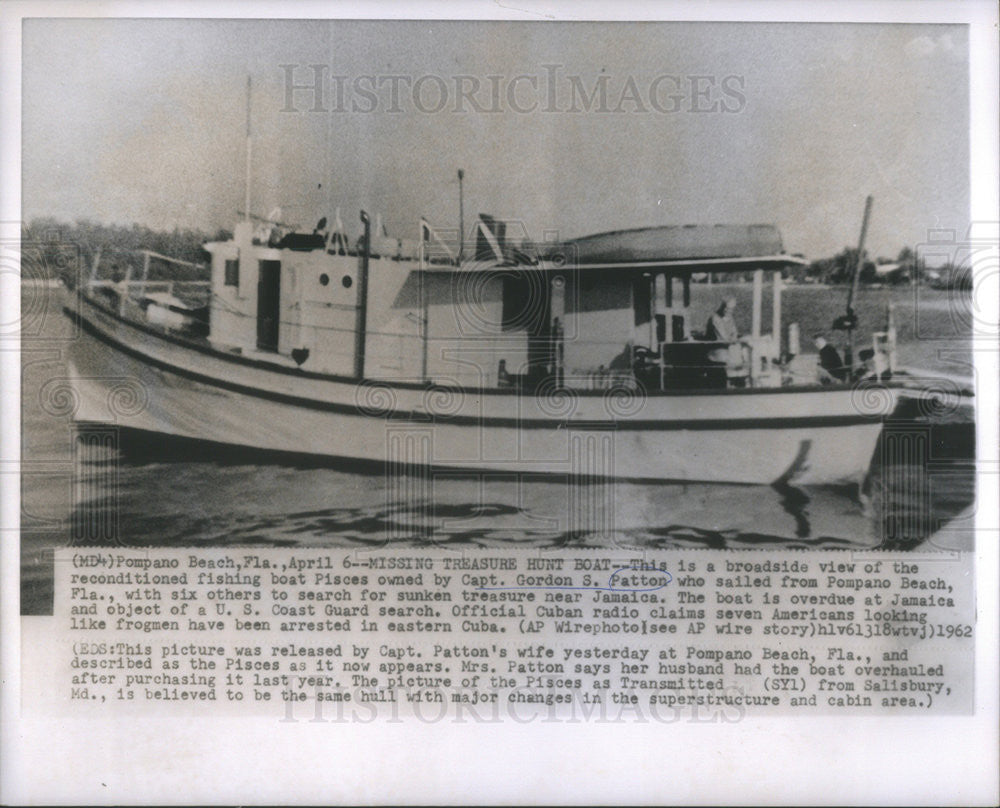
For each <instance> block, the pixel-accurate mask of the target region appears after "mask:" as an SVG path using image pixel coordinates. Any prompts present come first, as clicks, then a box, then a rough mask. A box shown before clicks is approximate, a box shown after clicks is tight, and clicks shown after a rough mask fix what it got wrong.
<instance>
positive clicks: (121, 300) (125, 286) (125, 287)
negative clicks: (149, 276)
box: [118, 264, 132, 317]
mask: <svg viewBox="0 0 1000 808" xmlns="http://www.w3.org/2000/svg"><path fill="white" fill-rule="evenodd" d="M131 285H132V264H129V265H128V266H126V267H125V280H124V281H122V291H121V294H119V295H118V314H119V315H121V316H122V317H124V316H125V301H126V300H128V296H129V286H131Z"/></svg>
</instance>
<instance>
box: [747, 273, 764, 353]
mask: <svg viewBox="0 0 1000 808" xmlns="http://www.w3.org/2000/svg"><path fill="white" fill-rule="evenodd" d="M763 293H764V270H763V269H755V270H754V271H753V315H752V316H753V319H752V320H751V326H750V333H751V335H752V336H753V338H754V340H756V339H757V338H758V337H760V314H761V312H760V307H761V299H762V297H763Z"/></svg>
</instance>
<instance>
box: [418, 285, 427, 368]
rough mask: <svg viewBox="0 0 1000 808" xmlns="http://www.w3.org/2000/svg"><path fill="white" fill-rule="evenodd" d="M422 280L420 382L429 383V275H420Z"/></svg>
mask: <svg viewBox="0 0 1000 808" xmlns="http://www.w3.org/2000/svg"><path fill="white" fill-rule="evenodd" d="M417 277H419V278H420V381H422V382H426V381H427V325H428V322H429V320H430V304H429V300H428V298H429V297H430V296H429V295H428V294H427V274H426V273H424V272H421V273H419V275H418V276H417Z"/></svg>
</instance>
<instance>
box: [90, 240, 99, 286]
mask: <svg viewBox="0 0 1000 808" xmlns="http://www.w3.org/2000/svg"><path fill="white" fill-rule="evenodd" d="M100 265H101V245H100V244H98V245H97V250H96V252H95V253H94V262H93V263H92V264H91V265H90V282H89V283H88V284H87V294H92V293H93V291H94V281H96V280H97V268H98V267H99V266H100Z"/></svg>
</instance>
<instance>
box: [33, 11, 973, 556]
mask: <svg viewBox="0 0 1000 808" xmlns="http://www.w3.org/2000/svg"><path fill="white" fill-rule="evenodd" d="M24 33H25V40H24V47H25V57H24V58H25V68H26V69H25V77H24V83H25V91H26V92H25V101H24V113H25V114H24V131H25V145H24V174H23V188H24V191H23V198H24V211H25V216H24V219H25V231H24V234H23V238H24V242H23V244H24V245H25V246H27V247H28V248H29V249H28V250H27V251H26V252H25V262H26V263H25V277H24V282H23V287H22V298H23V299H22V311H23V312H24V316H25V328H26V329H27V328H28V326H29V325H32V326H35V325H37V331H36V332H35V333H33V334H32V335H31V336H30V337H27V338H26V343H27V345H28V346H32V347H33V346H35V345H38V346H39V348H40V350H41V349H42V348H44V352H36V351H34V350H32V351H24V352H23V353H22V362H23V365H24V368H25V377H24V378H25V384H24V387H23V389H22V400H23V407H24V421H23V424H24V426H23V429H24V444H23V449H24V452H25V453H26V457H29V458H30V459H32V460H41V459H42V458H43V457H45V456H46V455H47V454H48V455H51V457H52V458H53V459H56V458H57V457H58V459H59V460H65V461H67V462H68V463H69V464H70V465H72V464H74V463H76V464H81V467H80V468H74V469H73V470H72V471H71V472H70V473H71V474H76V475H78V478H79V479H78V481H77V484H76V487H75V488H74V489H73V492H74V495H73V496H71V497H68V496H67V493H68V487H67V485H66V478H65V476H60V475H58V474H43V475H41V476H39V477H37V478H36V477H31V478H28V477H26V478H25V479H26V480H28V479H30V480H31V485H30V486H28V487H26V488H25V490H24V494H25V497H24V514H25V517H26V519H25V521H24V523H23V524H22V531H23V536H24V545H23V552H24V553H25V558H26V561H30V558H31V555H32V553H36V552H38V550H39V549H41V548H44V547H45V546H46V545H47V544H51V543H52V542H53V541H54V542H55V543H56V544H57V545H60V544H62V543H64V542H65V540H66V539H67V538H71V539H73V540H76V541H78V542H79V541H85V542H86V541H90V542H96V543H100V542H102V541H109V542H116V541H122V542H125V543H129V544H131V543H136V544H154V545H177V546H188V545H192V546H198V545H215V544H219V543H223V544H225V543H238V544H246V543H253V544H265V545H266V544H270V545H272V546H279V547H280V546H295V545H307V546H310V545H320V546H323V545H335V546H349V547H355V546H356V547H366V546H370V545H372V544H374V545H377V546H382V545H383V544H384V543H385V542H386V541H387V540H389V541H392V542H397V541H398V542H402V543H407V544H417V545H419V544H421V543H425V542H430V543H433V544H437V545H469V546H472V547H475V546H497V545H500V546H503V545H512V546H524V545H529V546H538V547H551V546H555V547H576V546H590V545H595V546H601V547H603V546H652V547H675V546H704V547H709V548H713V547H725V548H746V547H753V548H759V547H764V548H774V549H787V548H789V547H817V548H827V547H855V548H866V547H886V548H892V549H911V548H922V547H926V546H928V545H931V546H934V545H935V542H936V541H937V540H939V541H940V545H941V546H944V547H947V548H955V549H960V548H962V547H969V546H971V534H972V531H971V521H970V514H971V513H972V512H973V510H972V506H973V503H974V500H975V491H974V484H973V472H972V469H973V465H974V461H975V426H974V415H973V413H974V392H975V391H974V388H975V378H974V370H973V364H972V341H973V338H974V331H975V329H976V327H977V322H976V319H977V315H978V314H979V312H978V311H977V308H976V300H974V298H973V292H972V283H971V277H972V276H971V269H972V264H971V262H970V256H971V255H972V250H973V247H974V245H973V244H971V243H970V239H974V238H976V234H975V232H974V230H973V228H972V227H971V224H972V223H971V221H970V218H969V149H968V143H967V135H968V130H969V110H968V107H969V87H968V58H967V53H968V41H967V34H966V32H965V30H964V29H963V27H962V26H951V27H949V26H941V25H938V26H927V27H917V28H914V27H912V26H892V25H881V26H879V25H872V26H857V25H854V26H852V25H830V26H824V25H808V24H801V25H796V24H777V25H768V24H734V25H726V24H710V23H701V24H699V23H692V24H671V23H636V24H627V23H623V24H600V23H592V24H588V23H567V24H565V25H544V26H539V25H533V24H530V23H505V22H486V23H474V22H441V23H438V24H434V25H425V24H422V23H419V22H408V21H407V22H388V21H387V22H370V21H323V22H314V21H280V20H274V21H260V22H257V21H222V20H211V21H183V20H159V21H154V20H48V21H46V20H28V21H26V23H25V29H24ZM667 42H669V43H670V47H669V48H664V43H667ZM178 49H180V50H181V51H182V52H183V54H184V58H177V52H178ZM95 51H97V52H99V53H100V54H101V58H100V59H97V60H95V59H94V56H93V55H94V52H95ZM706 54H713V55H711V56H708V57H706ZM793 63H794V64H795V65H796V66H795V73H794V76H795V81H789V70H790V66H791V65H792V64H793ZM126 64H128V65H129V68H128V69H127V70H126V69H125V68H124V66H125V65H126ZM36 65H37V67H35V66H36ZM690 65H697V66H699V69H702V70H704V72H703V73H698V74H694V73H689V72H684V71H685V70H687V69H689V68H686V67H685V68H684V69H682V67H683V66H690ZM677 71H680V72H677ZM67 76H72V77H73V79H72V81H67ZM112 88H113V90H112ZM931 107H933V108H934V114H933V115H928V114H926V113H927V110H928V109H929V108H931ZM944 223H947V225H948V226H947V227H944V226H939V224H941V225H943V224H944ZM57 282H58V283H59V284H60V285H59V286H56V285H55V284H56V283H57ZM74 432H75V434H73V433H74ZM71 434H72V437H71ZM167 480H169V482H167ZM54 525H55V526H57V527H56V528H55V529H53V526H54ZM67 529H68V534H67ZM74 531H75V532H74Z"/></svg>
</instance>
